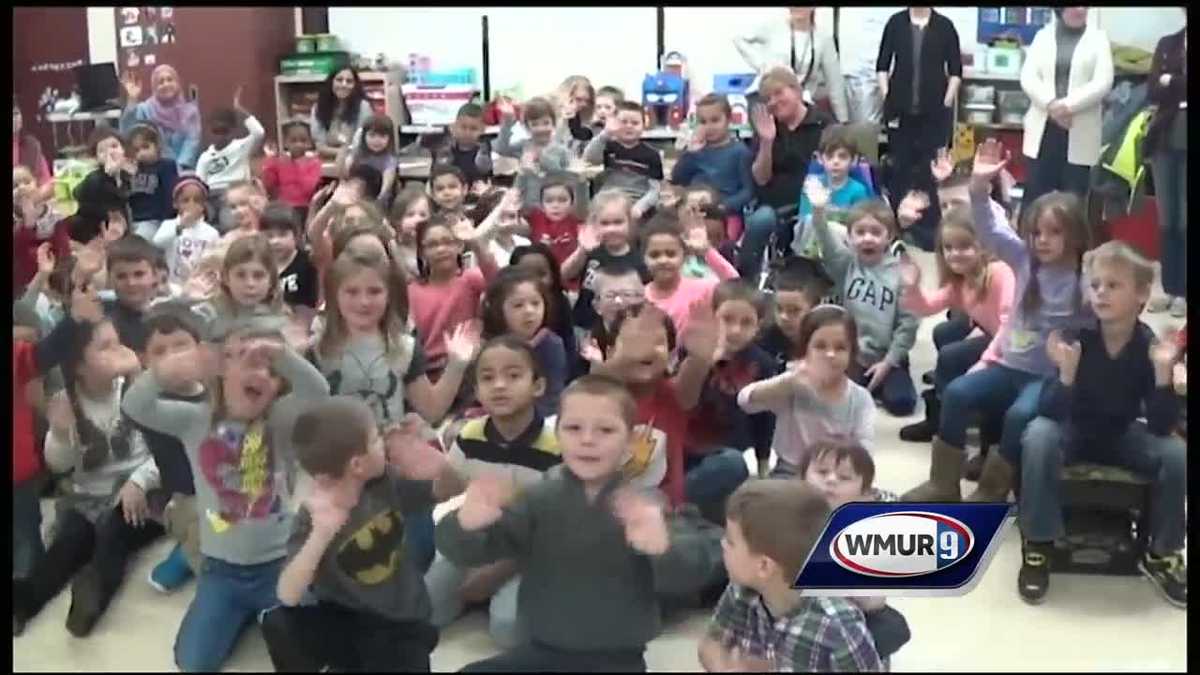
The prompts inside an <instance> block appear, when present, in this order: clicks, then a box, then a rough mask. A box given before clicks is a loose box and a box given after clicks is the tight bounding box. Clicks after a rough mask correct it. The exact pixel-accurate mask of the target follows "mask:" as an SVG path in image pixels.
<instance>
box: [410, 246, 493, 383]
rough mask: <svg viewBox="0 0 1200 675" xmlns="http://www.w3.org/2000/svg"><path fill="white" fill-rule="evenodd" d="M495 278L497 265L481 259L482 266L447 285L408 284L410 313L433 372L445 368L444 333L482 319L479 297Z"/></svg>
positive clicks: (486, 259) (482, 257)
mask: <svg viewBox="0 0 1200 675" xmlns="http://www.w3.org/2000/svg"><path fill="white" fill-rule="evenodd" d="M495 275H496V263H495V261H494V260H491V258H490V256H480V261H479V267H472V268H471V269H469V270H466V271H464V272H463V273H462V274H460V275H458V276H457V277H454V278H453V279H451V280H450V281H449V282H448V283H444V284H432V283H429V282H428V281H425V282H418V281H413V282H411V283H409V284H408V312H409V316H411V317H412V320H413V325H415V326H416V327H417V332H418V334H419V336H420V338H421V346H422V347H424V349H425V359H426V361H427V363H428V364H429V368H430V369H431V370H440V369H441V368H442V367H444V366H445V365H446V338H445V336H444V334H445V333H449V332H451V331H453V330H454V328H455V326H457V325H459V324H460V323H462V322H464V321H470V320H471V319H474V318H476V317H478V316H479V298H480V297H481V296H482V295H483V291H484V290H485V289H486V288H487V284H488V282H489V281H491V279H492V277H494V276H495Z"/></svg>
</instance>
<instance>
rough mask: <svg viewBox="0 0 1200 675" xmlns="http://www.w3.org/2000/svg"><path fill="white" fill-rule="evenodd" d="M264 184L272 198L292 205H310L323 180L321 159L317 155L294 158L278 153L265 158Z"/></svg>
mask: <svg viewBox="0 0 1200 675" xmlns="http://www.w3.org/2000/svg"><path fill="white" fill-rule="evenodd" d="M262 178H263V186H264V187H265V188H266V190H267V194H268V195H270V196H271V198H272V199H279V200H281V201H284V202H286V203H288V204H290V205H292V206H308V201H309V200H310V199H312V196H313V194H315V193H316V191H317V184H318V183H320V182H321V160H320V159H318V158H317V157H315V156H305V157H301V158H300V159H292V158H291V156H289V155H286V154H284V155H276V156H274V157H268V158H266V159H265V160H263V169H262Z"/></svg>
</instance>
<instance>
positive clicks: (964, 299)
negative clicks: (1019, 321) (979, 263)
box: [900, 260, 1017, 362]
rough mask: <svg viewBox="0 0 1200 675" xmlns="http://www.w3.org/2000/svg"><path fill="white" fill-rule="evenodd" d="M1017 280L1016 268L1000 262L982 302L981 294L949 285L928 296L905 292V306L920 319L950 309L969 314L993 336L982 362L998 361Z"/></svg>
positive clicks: (990, 274) (915, 290)
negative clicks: (999, 343) (999, 341)
mask: <svg viewBox="0 0 1200 675" xmlns="http://www.w3.org/2000/svg"><path fill="white" fill-rule="evenodd" d="M1016 286H1017V279H1016V276H1015V275H1014V274H1013V271H1012V268H1010V267H1009V266H1008V265H1007V264H1006V263H1004V262H1003V261H1000V260H994V261H992V262H990V263H988V286H987V289H986V290H987V292H986V293H985V294H983V295H984V297H983V298H982V299H981V298H980V297H979V296H980V293H979V291H977V290H975V289H973V288H967V287H963V286H962V285H961V284H947V285H945V286H942V287H941V288H939V289H937V290H936V291H933V292H932V293H926V292H925V291H924V290H922V289H921V288H919V287H917V286H910V287H908V288H906V289H905V291H904V295H903V296H902V297H901V300H900V303H901V305H902V306H903V307H904V308H905V309H907V310H908V311H910V312H912V313H913V314H916V315H918V316H930V315H932V314H937V313H938V312H943V311H945V310H947V309H958V310H962V311H964V312H966V313H967V315H968V316H970V317H971V320H972V321H974V322H975V323H976V324H978V325H979V327H981V328H983V329H984V330H985V331H987V332H988V334H989V335H991V336H992V338H993V339H992V342H991V343H990V344H988V347H987V350H986V351H984V353H983V356H981V357H980V361H989V362H990V361H995V360H996V359H997V358H998V357H999V351H998V347H997V345H996V340H995V336H996V335H998V334H999V333H1000V326H1002V325H1004V322H1005V321H1008V316H1009V314H1010V313H1011V312H1012V306H1013V293H1014V292H1015V290H1016Z"/></svg>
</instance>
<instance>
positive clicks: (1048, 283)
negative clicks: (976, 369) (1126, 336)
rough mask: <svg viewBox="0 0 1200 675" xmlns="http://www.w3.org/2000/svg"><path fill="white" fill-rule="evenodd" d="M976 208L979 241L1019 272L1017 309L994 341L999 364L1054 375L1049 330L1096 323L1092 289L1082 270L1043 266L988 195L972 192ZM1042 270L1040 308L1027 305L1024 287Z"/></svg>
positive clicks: (1014, 305) (1067, 328)
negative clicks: (999, 214)
mask: <svg viewBox="0 0 1200 675" xmlns="http://www.w3.org/2000/svg"><path fill="white" fill-rule="evenodd" d="M971 211H972V216H973V217H974V219H975V233H976V237H978V239H979V243H980V245H981V246H983V248H985V249H986V250H988V251H989V252H990V253H992V255H994V256H996V257H997V258H999V259H1000V260H1003V261H1004V262H1006V263H1008V266H1009V267H1010V268H1012V271H1013V274H1015V275H1016V277H1017V285H1016V287H1015V290H1014V291H1013V308H1012V313H1010V314H1009V315H1008V321H1005V322H1004V323H1003V324H1001V326H1000V331H999V332H998V333H997V334H996V339H995V343H996V344H997V345H998V346H999V348H1000V363H1001V364H1003V365H1005V366H1008V367H1009V368H1013V369H1015V370H1020V371H1023V372H1026V373H1033V374H1034V375H1041V376H1043V377H1045V376H1049V375H1053V374H1054V372H1055V368H1054V364H1053V363H1052V362H1051V361H1050V357H1049V356H1047V355H1046V338H1047V337H1048V336H1049V335H1050V331H1053V330H1055V329H1059V330H1074V329H1079V328H1086V327H1090V326H1094V325H1095V323H1096V315H1095V313H1094V312H1093V311H1092V307H1091V305H1089V304H1086V303H1085V300H1086V297H1085V296H1084V294H1083V289H1084V288H1087V282H1086V280H1085V279H1084V275H1083V273H1082V271H1076V270H1073V269H1070V268H1067V267H1063V266H1060V265H1055V266H1048V265H1039V264H1037V261H1036V260H1035V259H1034V257H1033V256H1031V255H1030V253H1029V248H1028V247H1027V246H1026V244H1025V242H1024V241H1022V240H1021V238H1020V237H1019V236H1017V233H1016V232H1013V230H1012V228H1010V227H1009V226H1008V224H1007V223H1005V222H1003V221H1001V220H998V219H997V217H996V211H995V210H994V209H993V208H992V202H991V200H990V199H989V198H988V197H987V195H978V194H975V193H974V192H972V193H971ZM1035 270H1036V274H1037V284H1038V292H1039V294H1040V295H1041V296H1042V301H1041V304H1040V305H1039V306H1038V308H1037V311H1035V312H1032V313H1027V312H1026V311H1025V310H1024V298H1025V289H1026V288H1028V286H1029V280H1030V278H1031V277H1032V276H1033V274H1034V273H1035Z"/></svg>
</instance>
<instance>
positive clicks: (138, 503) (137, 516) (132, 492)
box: [117, 480, 150, 527]
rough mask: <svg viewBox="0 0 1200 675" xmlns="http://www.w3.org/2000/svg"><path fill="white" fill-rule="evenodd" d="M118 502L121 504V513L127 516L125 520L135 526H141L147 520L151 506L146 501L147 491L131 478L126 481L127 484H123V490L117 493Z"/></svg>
mask: <svg viewBox="0 0 1200 675" xmlns="http://www.w3.org/2000/svg"><path fill="white" fill-rule="evenodd" d="M117 503H118V504H120V505H121V513H122V515H124V516H125V522H126V523H128V524H130V525H132V526H134V527H141V526H142V525H143V524H144V523H145V522H146V517H147V516H149V515H150V506H149V505H148V504H147V503H146V491H145V490H143V489H142V488H141V486H139V485H138V484H137V483H135V482H133V481H131V480H127V481H125V485H123V486H121V491H120V492H119V493H117Z"/></svg>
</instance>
